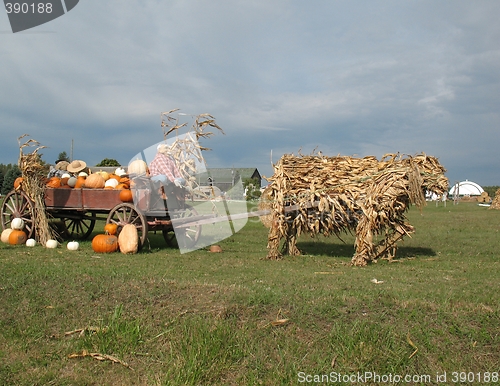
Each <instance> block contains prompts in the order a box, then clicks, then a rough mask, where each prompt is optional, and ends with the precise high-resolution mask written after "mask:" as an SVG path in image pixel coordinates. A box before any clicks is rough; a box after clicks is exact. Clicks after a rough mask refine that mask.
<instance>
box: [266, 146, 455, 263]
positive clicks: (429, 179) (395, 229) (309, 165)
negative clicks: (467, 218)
mask: <svg viewBox="0 0 500 386" xmlns="http://www.w3.org/2000/svg"><path fill="white" fill-rule="evenodd" d="M445 171H446V170H445V169H444V167H443V166H442V165H441V164H440V163H439V162H438V160H437V158H434V157H430V156H427V155H425V154H418V155H416V156H413V157H412V156H401V155H399V154H386V155H385V156H384V157H383V158H382V159H381V160H378V159H377V158H376V157H373V156H368V157H364V158H353V157H348V156H336V157H327V156H323V155H321V154H318V155H314V154H313V155H309V156H304V155H299V156H295V155H284V156H283V157H282V158H281V159H280V160H279V161H278V163H277V164H275V165H274V174H273V176H272V177H270V178H268V180H269V182H270V184H269V186H268V187H267V188H266V191H265V192H264V194H263V198H262V200H261V209H265V208H267V209H270V210H271V214H270V215H269V216H266V217H265V218H264V221H263V222H264V223H265V225H267V226H269V227H270V230H269V236H268V250H269V252H268V256H267V257H268V258H270V259H278V258H281V257H282V255H283V254H289V255H298V254H300V251H299V250H298V248H297V246H296V240H297V237H299V236H300V235H301V234H302V233H308V234H310V235H311V236H315V235H318V234H323V235H324V236H329V235H332V234H333V235H336V236H338V237H339V238H340V237H341V235H342V234H343V233H346V232H349V233H355V234H356V241H355V248H356V253H355V255H354V256H353V259H352V264H354V265H357V266H363V265H366V264H367V263H368V262H370V261H373V260H376V259H377V258H379V257H387V258H392V257H393V256H394V254H395V248H396V247H395V244H396V242H397V241H398V240H400V239H401V238H402V237H404V236H407V235H410V234H411V233H412V232H413V227H412V226H411V225H410V224H408V222H407V220H406V217H405V215H404V214H405V212H406V211H407V210H408V209H409V207H410V205H411V204H414V205H417V206H418V207H420V208H421V207H422V206H424V205H425V190H430V191H433V192H435V193H437V194H438V195H441V194H444V193H445V192H446V191H447V189H448V179H447V178H446V177H445V176H444V173H445ZM377 238H380V239H381V240H380V242H379V243H378V244H376V243H375V240H376V239H377ZM282 239H285V241H284V244H283V245H282V247H281V248H280V244H281V241H282Z"/></svg>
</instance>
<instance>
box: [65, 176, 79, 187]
mask: <svg viewBox="0 0 500 386" xmlns="http://www.w3.org/2000/svg"><path fill="white" fill-rule="evenodd" d="M76 181H77V179H76V177H70V178H68V182H67V185H68V186H69V187H71V188H74V187H75V185H76Z"/></svg>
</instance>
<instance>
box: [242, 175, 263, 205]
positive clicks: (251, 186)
mask: <svg viewBox="0 0 500 386" xmlns="http://www.w3.org/2000/svg"><path fill="white" fill-rule="evenodd" d="M243 187H244V189H245V192H246V199H247V201H249V200H256V199H257V198H259V197H260V195H261V192H260V183H259V180H258V179H257V178H244V179H243Z"/></svg>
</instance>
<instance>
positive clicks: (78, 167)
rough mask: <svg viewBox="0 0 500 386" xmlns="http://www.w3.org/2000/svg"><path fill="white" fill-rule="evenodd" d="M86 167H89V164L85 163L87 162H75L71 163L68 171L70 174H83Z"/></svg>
mask: <svg viewBox="0 0 500 386" xmlns="http://www.w3.org/2000/svg"><path fill="white" fill-rule="evenodd" d="M86 167H87V164H86V163H85V161H81V160H74V161H73V162H71V163H70V164H69V165H68V167H67V168H66V170H67V171H68V172H70V173H78V172H81V171H82V170H83V169H85V168H86Z"/></svg>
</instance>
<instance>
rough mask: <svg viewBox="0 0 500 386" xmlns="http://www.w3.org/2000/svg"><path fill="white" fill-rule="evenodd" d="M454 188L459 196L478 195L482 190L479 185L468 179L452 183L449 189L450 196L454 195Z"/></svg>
mask: <svg viewBox="0 0 500 386" xmlns="http://www.w3.org/2000/svg"><path fill="white" fill-rule="evenodd" d="M455 189H457V194H458V195H459V196H480V195H481V193H483V192H484V190H483V188H481V186H479V185H478V184H476V183H475V182H472V181H468V180H465V181H462V182H459V183H458V184H455V185H453V186H452V187H451V189H450V196H455Z"/></svg>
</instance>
